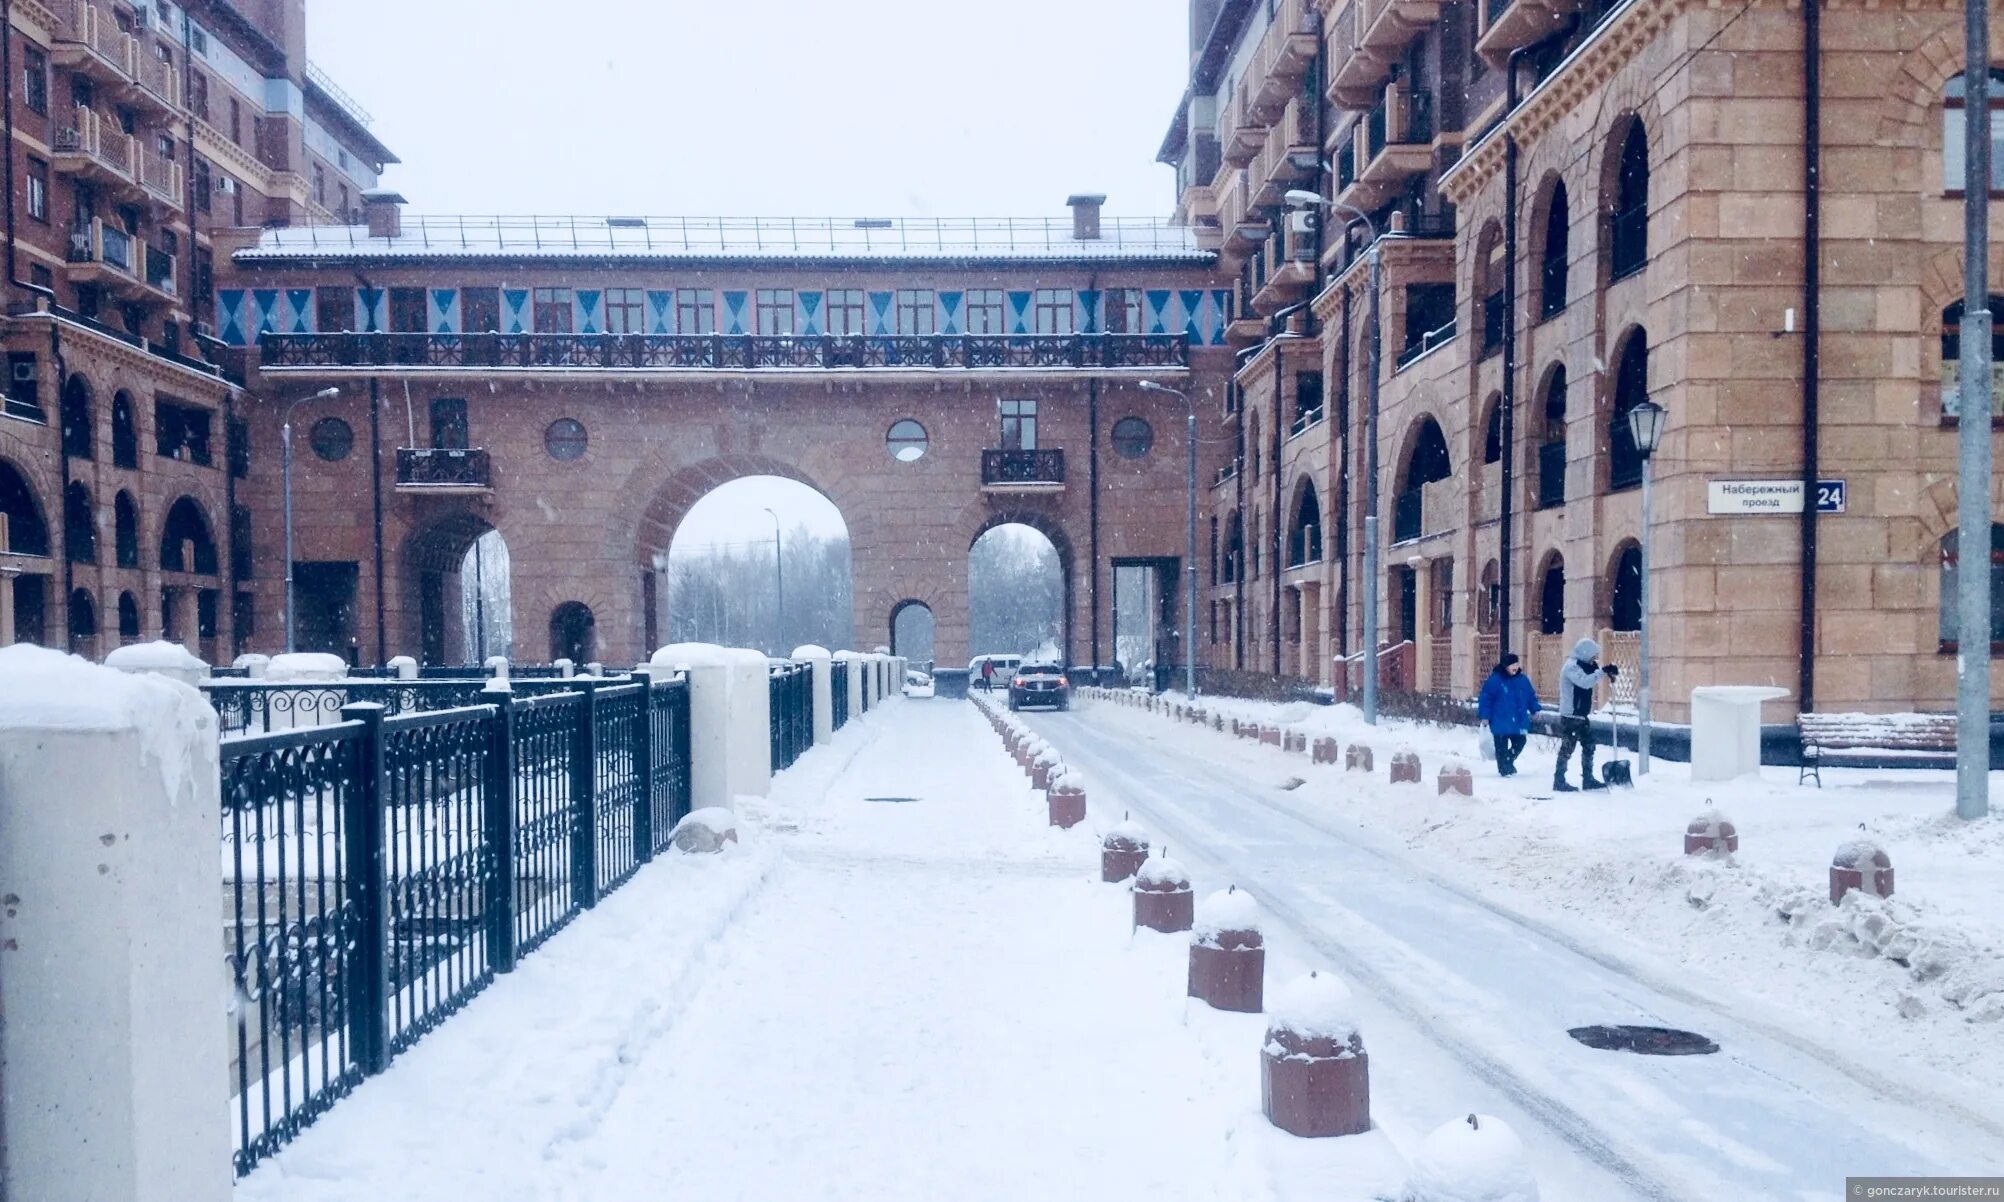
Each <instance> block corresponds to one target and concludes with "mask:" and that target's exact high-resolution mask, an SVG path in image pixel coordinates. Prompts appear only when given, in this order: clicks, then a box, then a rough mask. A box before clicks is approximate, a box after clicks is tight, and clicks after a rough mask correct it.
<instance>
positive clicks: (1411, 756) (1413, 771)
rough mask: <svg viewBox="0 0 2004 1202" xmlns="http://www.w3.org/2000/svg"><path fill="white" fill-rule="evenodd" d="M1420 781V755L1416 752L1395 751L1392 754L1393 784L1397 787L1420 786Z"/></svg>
mask: <svg viewBox="0 0 2004 1202" xmlns="http://www.w3.org/2000/svg"><path fill="white" fill-rule="evenodd" d="M1419 780H1420V762H1419V753H1418V752H1416V751H1395V752H1393V753H1392V783H1393V784H1395V785H1402V784H1414V785H1416V784H1418V783H1419Z"/></svg>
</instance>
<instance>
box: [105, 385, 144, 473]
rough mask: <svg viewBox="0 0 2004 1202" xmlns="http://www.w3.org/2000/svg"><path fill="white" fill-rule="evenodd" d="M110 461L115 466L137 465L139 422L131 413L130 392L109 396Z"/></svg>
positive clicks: (130, 466)
mask: <svg viewBox="0 0 2004 1202" xmlns="http://www.w3.org/2000/svg"><path fill="white" fill-rule="evenodd" d="M111 462H112V465H113V466H115V467H127V468H136V467H138V466H139V423H138V421H137V420H136V419H135V418H134V417H133V413H132V394H131V393H129V392H124V391H121V392H119V393H118V394H117V395H116V396H113V397H112V398H111Z"/></svg>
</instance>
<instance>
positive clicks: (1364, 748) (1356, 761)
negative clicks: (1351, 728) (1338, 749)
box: [1343, 743, 1373, 772]
mask: <svg viewBox="0 0 2004 1202" xmlns="http://www.w3.org/2000/svg"><path fill="white" fill-rule="evenodd" d="M1343 770H1344V771H1345V772H1370V771H1373V764H1372V756H1371V745H1370V744H1369V743H1352V744H1350V746H1348V747H1346V748H1344V750H1343Z"/></svg>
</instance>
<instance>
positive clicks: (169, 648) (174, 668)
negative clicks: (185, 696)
mask: <svg viewBox="0 0 2004 1202" xmlns="http://www.w3.org/2000/svg"><path fill="white" fill-rule="evenodd" d="M104 666H105V667H107V668H116V669H117V670H119V671H120V672H129V673H134V674H144V675H152V676H165V677H167V678H168V679H169V680H178V681H180V682H181V683H182V684H185V685H191V686H192V685H198V684H201V683H202V682H203V681H205V680H207V679H208V678H209V665H207V664H205V663H203V662H202V661H201V660H199V659H197V658H195V657H194V656H193V655H190V654H189V653H188V649H187V648H186V647H183V646H182V645H181V644H179V643H169V642H166V641H165V640H162V641H160V642H157V643H133V644H132V645H130V646H127V647H119V648H116V649H114V650H113V651H112V653H111V654H110V655H107V656H105V657H104Z"/></svg>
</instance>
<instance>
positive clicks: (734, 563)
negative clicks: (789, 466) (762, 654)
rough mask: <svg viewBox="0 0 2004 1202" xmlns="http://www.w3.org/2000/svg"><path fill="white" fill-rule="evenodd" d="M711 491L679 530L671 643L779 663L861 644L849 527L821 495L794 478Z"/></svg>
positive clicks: (689, 501)
mask: <svg viewBox="0 0 2004 1202" xmlns="http://www.w3.org/2000/svg"><path fill="white" fill-rule="evenodd" d="M703 482H709V487H707V488H705V489H703V490H702V491H701V492H700V493H698V494H697V495H696V496H694V497H687V496H686V494H685V496H684V497H683V503H685V504H686V510H685V512H683V514H682V516H681V518H680V520H679V521H678V522H677V523H676V525H675V528H674V533H673V535H672V538H671V539H670V542H669V546H668V550H667V553H666V555H665V556H663V558H662V561H661V562H660V564H659V565H658V567H660V568H661V569H663V570H665V573H666V575H667V582H666V583H667V587H666V589H665V592H666V594H667V598H668V605H667V623H666V626H665V628H663V629H661V630H660V631H658V632H657V633H658V636H659V637H660V639H661V641H663V642H702V643H721V644H724V645H725V646H734V647H760V648H763V649H764V650H765V651H766V652H767V653H769V654H772V655H787V654H790V653H791V652H792V650H793V648H795V647H798V646H802V645H804V644H809V643H812V644H816V645H819V646H823V647H828V648H831V649H833V648H844V647H849V646H851V645H852V644H853V643H854V641H855V630H854V626H855V616H854V610H853V596H854V589H855V577H854V567H853V564H852V561H851V556H850V545H849V526H848V523H847V521H846V520H845V519H844V518H843V516H842V511H841V510H840V509H839V508H837V507H836V505H835V502H834V501H832V500H830V499H829V498H828V497H827V496H826V495H825V494H824V493H822V492H821V491H820V490H819V489H817V488H815V487H813V486H812V485H809V484H807V483H804V482H802V481H800V480H798V479H795V478H793V477H792V476H790V475H789V476H781V475H773V474H754V475H745V476H737V477H734V478H727V479H724V480H722V481H720V482H713V481H711V478H710V477H709V476H708V475H707V474H706V475H704V476H702V477H700V478H699V480H698V483H703Z"/></svg>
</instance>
